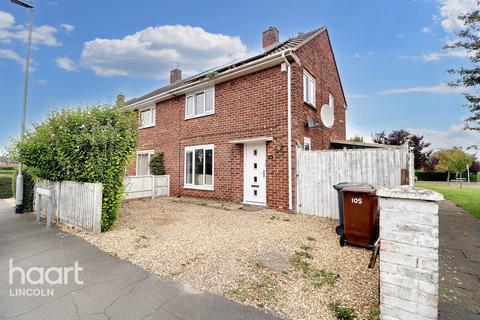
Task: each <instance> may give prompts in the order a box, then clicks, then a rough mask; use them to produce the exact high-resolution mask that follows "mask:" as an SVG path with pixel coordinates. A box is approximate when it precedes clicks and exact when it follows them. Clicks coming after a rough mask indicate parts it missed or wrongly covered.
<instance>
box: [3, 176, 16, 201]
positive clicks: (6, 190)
mask: <svg viewBox="0 0 480 320" xmlns="http://www.w3.org/2000/svg"><path fill="white" fill-rule="evenodd" d="M12 179H13V178H12V176H11V175H0V199H5V198H11V197H12V196H13V191H12Z"/></svg>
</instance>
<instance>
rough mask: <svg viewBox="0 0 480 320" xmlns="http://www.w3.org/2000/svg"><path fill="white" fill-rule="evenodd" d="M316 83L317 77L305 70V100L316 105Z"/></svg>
mask: <svg viewBox="0 0 480 320" xmlns="http://www.w3.org/2000/svg"><path fill="white" fill-rule="evenodd" d="M315 96H316V83H315V79H314V78H313V77H312V76H311V75H310V74H309V73H308V72H306V71H304V72H303V101H305V102H306V103H308V104H310V105H312V106H314V107H315V106H316V101H315Z"/></svg>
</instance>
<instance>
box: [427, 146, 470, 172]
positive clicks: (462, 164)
mask: <svg viewBox="0 0 480 320" xmlns="http://www.w3.org/2000/svg"><path fill="white" fill-rule="evenodd" d="M435 157H436V158H437V159H438V164H437V170H446V171H450V172H455V173H456V174H461V173H462V172H463V171H465V170H466V169H467V167H470V166H471V165H472V162H473V156H472V155H470V154H467V153H465V152H464V151H463V150H461V149H459V148H452V149H444V150H440V151H438V152H436V153H435Z"/></svg>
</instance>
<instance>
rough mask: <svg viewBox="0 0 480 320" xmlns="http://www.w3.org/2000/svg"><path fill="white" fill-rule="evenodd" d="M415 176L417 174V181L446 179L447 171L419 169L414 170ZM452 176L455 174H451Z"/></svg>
mask: <svg viewBox="0 0 480 320" xmlns="http://www.w3.org/2000/svg"><path fill="white" fill-rule="evenodd" d="M415 176H417V180H418V181H447V177H448V173H447V172H421V171H416V172H415ZM451 176H452V175H451ZM453 176H455V175H453Z"/></svg>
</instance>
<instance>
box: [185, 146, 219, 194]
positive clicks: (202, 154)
mask: <svg viewBox="0 0 480 320" xmlns="http://www.w3.org/2000/svg"><path fill="white" fill-rule="evenodd" d="M213 177H214V145H213V144H209V145H203V146H192V147H186V148H185V176H184V188H190V189H201V190H213Z"/></svg>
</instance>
